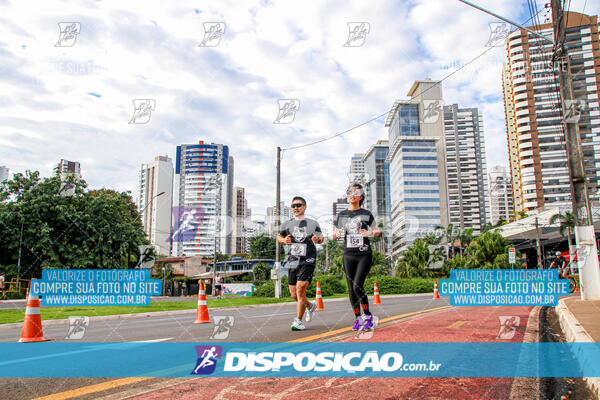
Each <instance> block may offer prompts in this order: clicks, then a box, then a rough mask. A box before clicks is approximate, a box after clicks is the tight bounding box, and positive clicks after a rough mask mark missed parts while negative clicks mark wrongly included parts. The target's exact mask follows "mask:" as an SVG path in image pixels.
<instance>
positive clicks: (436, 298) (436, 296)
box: [433, 281, 440, 300]
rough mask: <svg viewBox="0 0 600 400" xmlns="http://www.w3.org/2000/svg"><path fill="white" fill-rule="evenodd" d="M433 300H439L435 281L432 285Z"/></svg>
mask: <svg viewBox="0 0 600 400" xmlns="http://www.w3.org/2000/svg"><path fill="white" fill-rule="evenodd" d="M433 299H434V300H439V299H440V294H439V293H438V285H437V281H435V282H434V284H433Z"/></svg>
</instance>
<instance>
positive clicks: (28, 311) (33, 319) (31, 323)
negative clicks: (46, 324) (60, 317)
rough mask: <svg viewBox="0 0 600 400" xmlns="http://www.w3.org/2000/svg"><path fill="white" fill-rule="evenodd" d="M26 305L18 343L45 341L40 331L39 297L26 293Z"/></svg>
mask: <svg viewBox="0 0 600 400" xmlns="http://www.w3.org/2000/svg"><path fill="white" fill-rule="evenodd" d="M27 295H28V296H27V307H26V308H25V319H24V320H23V328H21V338H20V339H19V343H27V342H46V341H48V340H50V339H44V333H43V332H42V317H41V315H40V298H39V296H34V295H32V294H31V293H30V292H28V293H27Z"/></svg>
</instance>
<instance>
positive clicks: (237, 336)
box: [0, 294, 448, 342]
mask: <svg viewBox="0 0 600 400" xmlns="http://www.w3.org/2000/svg"><path fill="white" fill-rule="evenodd" d="M383 303H384V304H383V305H379V306H371V311H372V312H373V314H374V315H376V316H378V317H380V318H382V319H383V318H386V317H391V316H395V315H398V314H404V313H410V312H414V311H421V310H425V309H428V308H435V307H440V306H443V305H447V304H448V303H447V301H446V300H445V299H443V300H433V299H432V298H431V294H425V295H411V296H402V297H383ZM295 308H296V305H295V303H279V304H271V305H268V306H261V307H238V308H227V309H224V308H223V309H218V310H214V311H212V312H210V317H211V320H213V321H214V319H215V317H221V316H223V317H225V316H228V317H233V324H232V325H233V326H232V328H231V329H230V331H229V336H228V337H227V338H226V339H222V340H224V341H230V342H285V341H290V340H293V339H298V338H302V337H307V336H311V335H315V334H318V333H325V332H328V331H332V330H337V329H341V328H346V327H350V326H352V324H353V322H354V314H353V313H352V310H351V308H350V305H349V302H348V300H347V299H335V300H329V301H326V302H325V310H324V311H318V312H316V313H315V316H314V318H313V321H312V322H310V323H306V330H305V331H304V332H293V331H291V330H290V326H291V323H292V320H293V318H294V316H295ZM41 312H42V316H43V314H44V310H43V309H42V310H41ZM194 319H195V310H190V312H189V313H186V314H179V315H164V316H153V317H144V318H130V319H115V320H102V321H94V320H90V323H89V326H88V327H87V329H86V330H85V334H84V336H83V338H82V339H79V341H84V342H130V341H142V340H163V341H176V342H196V341H206V340H208V339H210V338H211V335H212V334H213V331H214V328H215V325H214V324H213V323H208V324H193V323H192V322H193V321H194ZM68 330H69V326H68V324H67V323H65V324H64V325H50V326H46V327H44V337H46V338H48V339H52V340H56V341H65V342H67V341H73V340H66V339H65V337H66V335H67V333H68ZM20 332H21V328H20V326H15V327H12V328H0V342H15V341H17V340H18V339H19V335H20ZM212 340H216V339H212Z"/></svg>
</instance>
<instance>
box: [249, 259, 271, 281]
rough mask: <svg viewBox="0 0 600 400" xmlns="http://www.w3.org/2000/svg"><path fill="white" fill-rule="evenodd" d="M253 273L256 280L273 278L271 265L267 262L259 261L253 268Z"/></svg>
mask: <svg viewBox="0 0 600 400" xmlns="http://www.w3.org/2000/svg"><path fill="white" fill-rule="evenodd" d="M252 275H253V277H254V279H255V280H263V281H266V280H269V279H271V267H269V266H268V265H267V264H265V263H258V264H256V267H254V269H253V270H252Z"/></svg>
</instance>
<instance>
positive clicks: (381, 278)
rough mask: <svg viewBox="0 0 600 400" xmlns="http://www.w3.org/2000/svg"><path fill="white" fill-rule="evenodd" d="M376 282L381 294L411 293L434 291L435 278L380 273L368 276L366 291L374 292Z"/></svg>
mask: <svg viewBox="0 0 600 400" xmlns="http://www.w3.org/2000/svg"><path fill="white" fill-rule="evenodd" d="M374 282H377V287H378V289H379V294H411V293H431V292H433V279H424V278H410V279H403V278H399V277H397V276H387V275H378V276H372V277H370V278H367V280H366V282H365V291H366V292H367V293H368V294H373V287H374Z"/></svg>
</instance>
